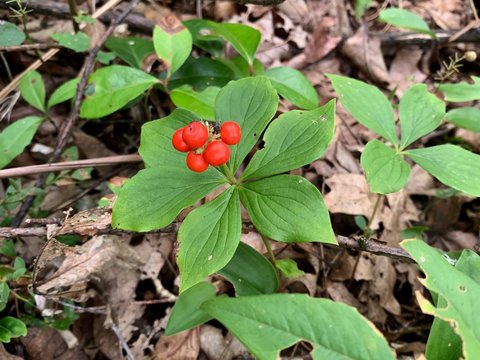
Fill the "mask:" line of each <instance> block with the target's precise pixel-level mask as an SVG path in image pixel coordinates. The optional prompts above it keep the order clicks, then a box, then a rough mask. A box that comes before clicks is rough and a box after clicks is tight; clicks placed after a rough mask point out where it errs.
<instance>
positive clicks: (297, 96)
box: [265, 66, 318, 110]
mask: <svg viewBox="0 0 480 360" xmlns="http://www.w3.org/2000/svg"><path fill="white" fill-rule="evenodd" d="M265 76H266V77H268V78H269V79H270V81H271V82H272V84H273V87H274V88H275V89H277V91H278V93H279V94H280V95H282V96H283V97H284V98H285V99H287V100H288V101H290V102H291V103H292V104H293V105H295V106H298V107H299V108H301V109H307V110H313V109H315V108H316V107H317V106H318V94H317V91H316V90H315V88H314V87H313V86H312V84H311V83H310V81H308V79H307V78H306V77H305V75H303V74H302V73H301V72H300V71H298V70H296V69H294V68H291V67H286V66H280V67H275V68H271V69H268V70H267V71H266V72H265Z"/></svg>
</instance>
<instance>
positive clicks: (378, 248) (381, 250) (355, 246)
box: [0, 221, 413, 262]
mask: <svg viewBox="0 0 480 360" xmlns="http://www.w3.org/2000/svg"><path fill="white" fill-rule="evenodd" d="M180 225H181V223H178V222H174V223H172V224H170V225H168V226H166V227H164V228H162V229H158V230H155V231H149V232H147V233H149V234H150V233H160V234H175V233H177V232H178V229H179V228H180ZM243 228H244V229H246V230H251V229H252V227H251V224H250V222H248V221H246V222H244V224H243ZM76 230H78V229H71V230H70V231H69V232H62V235H66V234H76V232H75V231H76ZM96 234H97V235H102V234H111V235H122V234H134V232H132V231H124V230H118V229H111V228H108V229H98V230H97V233H96ZM46 235H47V228H46V227H33V228H8V227H4V228H0V238H2V237H3V238H15V237H42V236H46ZM336 238H337V242H338V245H339V246H340V247H342V248H345V249H349V250H356V251H366V252H369V253H372V254H375V255H380V256H387V257H390V258H393V259H397V260H402V261H407V262H413V259H412V257H411V256H410V255H409V254H408V253H407V252H406V251H405V250H403V249H400V248H396V247H392V246H388V245H385V244H383V243H381V242H379V241H376V240H374V239H366V238H358V239H355V238H350V237H346V236H341V235H337V236H336Z"/></svg>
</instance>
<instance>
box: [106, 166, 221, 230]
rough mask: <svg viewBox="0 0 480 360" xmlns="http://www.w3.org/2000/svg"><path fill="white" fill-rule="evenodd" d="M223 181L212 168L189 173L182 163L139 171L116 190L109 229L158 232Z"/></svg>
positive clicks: (219, 174) (218, 173)
mask: <svg viewBox="0 0 480 360" xmlns="http://www.w3.org/2000/svg"><path fill="white" fill-rule="evenodd" d="M225 181H226V180H225V178H224V177H223V175H222V174H221V173H220V172H219V171H217V170H216V169H214V168H209V169H208V170H207V171H205V172H203V173H194V172H192V171H191V170H189V169H188V168H187V166H186V164H185V160H184V161H183V162H181V164H178V163H173V164H172V165H164V166H162V167H156V168H149V169H145V170H142V171H140V172H139V173H138V174H136V175H135V176H134V177H133V178H132V179H130V180H129V181H127V182H126V183H125V184H124V185H123V187H122V189H121V190H120V193H119V195H118V197H117V200H116V201H115V206H114V207H113V213H112V227H114V228H119V229H125V230H133V231H150V230H154V229H160V228H162V227H164V226H167V225H168V224H170V223H171V222H172V221H173V220H174V219H175V217H176V216H177V215H178V214H179V213H180V211H182V210H183V209H185V208H186V207H188V206H190V205H192V204H194V203H195V202H197V201H198V200H200V199H202V198H203V197H204V196H206V195H207V194H208V193H209V192H210V191H212V190H213V189H215V188H216V187H217V186H219V185H220V184H222V183H224V182H225Z"/></svg>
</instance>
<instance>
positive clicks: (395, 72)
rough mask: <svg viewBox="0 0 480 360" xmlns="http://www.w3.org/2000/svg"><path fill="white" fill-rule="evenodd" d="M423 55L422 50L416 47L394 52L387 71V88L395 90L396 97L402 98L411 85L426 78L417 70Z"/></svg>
mask: <svg viewBox="0 0 480 360" xmlns="http://www.w3.org/2000/svg"><path fill="white" fill-rule="evenodd" d="M423 53H424V50H422V49H420V48H417V47H405V48H401V49H399V50H398V51H397V52H396V54H395V57H394V58H393V60H392V63H391V65H390V70H389V84H390V85H389V88H390V89H391V90H395V94H396V95H397V96H398V97H402V96H403V94H404V93H405V91H406V90H407V89H408V88H409V87H410V86H412V85H413V84H417V83H421V82H423V81H424V80H425V79H426V78H427V75H425V74H424V73H423V72H422V71H420V69H419V68H418V63H419V62H420V59H421V58H422V56H423Z"/></svg>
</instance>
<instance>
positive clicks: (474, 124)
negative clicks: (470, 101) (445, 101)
mask: <svg viewBox="0 0 480 360" xmlns="http://www.w3.org/2000/svg"><path fill="white" fill-rule="evenodd" d="M445 120H447V121H449V122H451V123H453V124H455V125H456V126H458V127H461V128H464V129H467V130H470V131H475V132H480V109H477V108H473V107H464V108H459V109H452V110H450V111H449V112H447V115H446V116H445Z"/></svg>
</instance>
